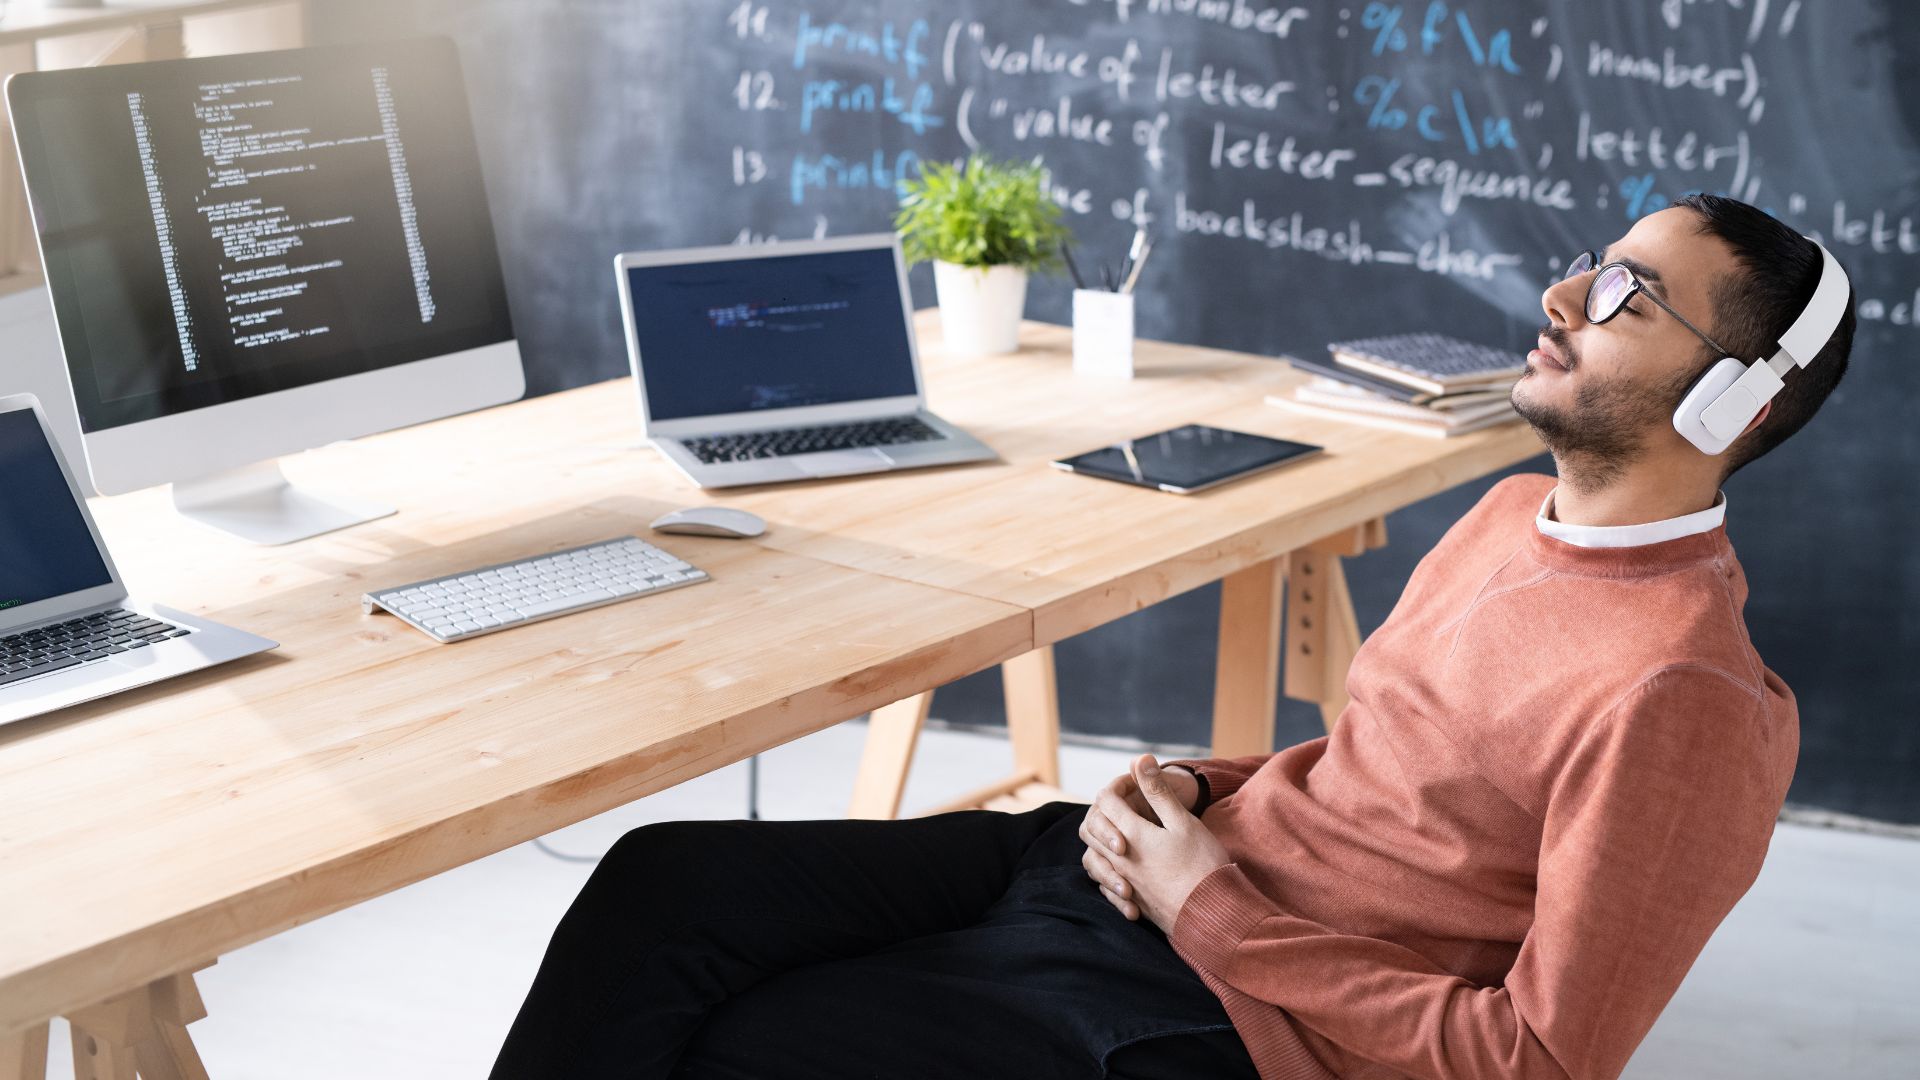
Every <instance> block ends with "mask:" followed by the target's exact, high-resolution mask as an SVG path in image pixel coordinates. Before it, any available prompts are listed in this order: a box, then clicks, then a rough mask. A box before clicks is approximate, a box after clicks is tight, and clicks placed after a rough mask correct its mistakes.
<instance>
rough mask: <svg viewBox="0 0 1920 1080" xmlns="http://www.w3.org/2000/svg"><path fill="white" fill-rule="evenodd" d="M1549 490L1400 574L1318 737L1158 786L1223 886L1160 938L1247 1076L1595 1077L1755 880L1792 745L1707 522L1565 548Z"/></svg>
mask: <svg viewBox="0 0 1920 1080" xmlns="http://www.w3.org/2000/svg"><path fill="white" fill-rule="evenodd" d="M1552 487H1553V480H1552V478H1550V477H1546V476H1520V477H1512V478H1509V479H1507V480H1505V481H1502V482H1501V483H1500V484H1498V485H1496V486H1495V487H1494V488H1493V490H1492V491H1490V492H1489V493H1488V494H1487V496H1486V497H1485V498H1484V499H1482V500H1481V501H1480V502H1479V504H1478V505H1476V506H1475V507H1474V508H1473V509H1472V510H1471V511H1470V512H1468V514H1467V515H1466V516H1465V517H1463V518H1462V519H1461V520H1460V521H1459V523H1457V524H1456V525H1455V526H1454V527H1453V528H1452V529H1451V530H1449V531H1448V533H1447V534H1446V536H1445V537H1444V538H1442V539H1441V541H1440V543H1439V544H1438V545H1437V546H1435V548H1434V549H1433V551H1432V552H1431V553H1429V554H1428V555H1427V557H1426V558H1425V559H1422V560H1421V562H1420V565H1419V566H1418V567H1417V568H1416V569H1415V570H1414V572H1413V576H1412V578H1411V579H1410V580H1409V581H1408V583H1407V587H1406V591H1405V592H1404V593H1403V594H1402V596H1401V598H1400V602H1399V603H1398V604H1397V605H1395V607H1394V609H1393V613H1392V614H1391V615H1390V616H1389V617H1388V618H1387V621H1386V622H1385V623H1384V624H1383V625H1382V626H1381V627H1380V629H1379V630H1378V631H1376V632H1375V633H1374V634H1373V635H1372V636H1371V637H1369V638H1368V639H1367V640H1366V643H1365V644H1364V645H1363V646H1362V647H1361V649H1360V652H1359V655H1358V656H1356V657H1355V658H1354V661H1353V665H1352V668H1351V671H1350V672H1349V674H1348V678H1347V689H1348V692H1349V693H1350V695H1351V697H1352V701H1351V703H1350V704H1349V705H1348V706H1347V708H1346V711H1345V712H1343V713H1342V714H1341V715H1340V719H1339V721H1338V723H1337V724H1336V725H1335V729H1334V732H1333V734H1331V735H1329V736H1327V737H1324V738H1319V739H1315V740H1313V741H1311V742H1307V743H1302V744H1300V745H1298V746H1294V747H1291V748H1289V749H1287V750H1284V751H1282V752H1280V753H1277V754H1271V755H1257V756H1254V757H1247V758H1234V759H1212V760H1206V761H1194V762H1178V763H1177V764H1185V765H1190V766H1192V767H1193V768H1194V769H1195V771H1196V772H1198V773H1199V774H1200V775H1201V776H1202V777H1204V779H1205V781H1206V789H1207V792H1208V799H1209V801H1208V802H1207V804H1206V806H1205V807H1204V808H1203V811H1202V816H1201V820H1202V821H1204V822H1205V823H1206V825H1207V827H1208V828H1209V829H1211V830H1212V831H1213V832H1214V833H1215V834H1216V835H1217V836H1219V838H1220V840H1221V841H1222V843H1224V844H1225V846H1226V848H1227V851H1228V853H1229V854H1230V855H1231V856H1232V858H1233V862H1231V863H1229V864H1228V865H1225V866H1222V867H1220V868H1219V869H1218V870H1215V871H1214V872H1213V873H1212V874H1210V875H1208V876H1207V877H1206V878H1205V879H1203V880H1202V881H1201V882H1200V884H1199V886H1198V887H1196V888H1195V889H1194V891H1193V893H1192V895H1191V896H1189V897H1188V898H1187V901H1186V904H1185V906H1183V907H1182V908H1181V910H1180V914H1179V916H1178V918H1177V919H1176V921H1175V924H1174V928H1173V933H1172V935H1171V940H1172V942H1173V945H1174V948H1175V949H1176V950H1177V951H1178V952H1179V953H1180V955H1181V956H1182V957H1183V958H1184V959H1185V960H1186V961H1187V963H1189V964H1190V965H1192V967H1193V968H1194V970H1195V971H1197V972H1198V973H1199V974H1200V976H1201V978H1202V979H1204V980H1205V981H1206V983H1207V985H1208V986H1210V987H1211V988H1212V989H1213V991H1214V992H1215V993H1216V994H1218V995H1219V996H1220V998H1221V1000H1222V1001H1223V1002H1224V1003H1225V1006H1226V1009H1227V1013H1228V1015H1230V1016H1231V1017H1232V1018H1233V1021H1234V1026H1235V1028H1236V1029H1237V1030H1238V1031H1239V1032H1240V1034H1241V1037H1242V1039H1243V1040H1244V1041H1245V1042H1246V1044H1247V1047H1248V1049H1249V1050H1250V1052H1251V1053H1252V1055H1253V1059H1254V1062H1255V1064H1256V1065H1257V1066H1258V1067H1259V1071H1260V1075H1261V1076H1262V1077H1263V1078H1264V1080H1282V1078H1284V1080H1305V1078H1313V1080H1325V1078H1327V1077H1328V1076H1329V1075H1332V1076H1338V1077H1344V1078H1347V1080H1378V1078H1389V1077H1391V1078H1400V1077H1404V1076H1414V1077H1434V1078H1441V1077H1445V1078H1449V1080H1453V1078H1459V1080H1465V1078H1469V1077H1476V1078H1477V1077H1530V1078H1533V1077H1538V1078H1554V1077H1577V1078H1581V1080H1586V1078H1589V1077H1613V1076H1617V1075H1618V1074H1619V1073H1620V1072H1621V1070H1622V1069H1623V1068H1624V1067H1625V1065H1626V1062H1627V1059H1628V1058H1629V1057H1630V1056H1631V1055H1632V1053H1633V1050H1634V1048H1635V1047H1636V1046H1637V1045H1638V1044H1639V1042H1640V1040H1641V1039H1642V1038H1643V1037H1644V1036H1645V1035H1646V1033H1647V1030H1648V1029H1649V1028H1651V1027H1652V1026H1653V1022H1654V1019H1655V1018H1656V1017H1658V1016H1659V1014H1660V1010H1661V1009H1662V1008H1664V1007H1665V1006H1666V1003H1667V1001H1668V999H1669V998H1671V997H1672V996H1673V993H1674V991H1675V990H1676V989H1677V988H1678V987H1679V985H1680V980H1681V978H1682V977H1683V976H1684V975H1685V974H1686V973H1687V969H1688V968H1689V967H1690V966H1691V965H1692V963H1693V960H1694V958H1695V957H1696V956H1697V955H1698V954H1699V952H1700V949H1701V948H1702V947H1703V946H1704V945H1705V944H1706V941H1707V938H1708V936H1709V935H1711V934H1712V933H1713V931H1714V928H1715V927H1716V926H1718V925H1719V923H1720V920H1721V919H1722V918H1724V917H1725V916H1726V914H1727V912H1728V911H1729V910H1730V909H1731V908H1732V907H1733V905H1734V902H1735V901H1736V900H1738V899H1739V898H1740V897H1741V895H1742V894H1744V893H1745V892H1746V890H1747V887H1748V886H1749V885H1751V884H1752V883H1753V880H1754V877H1755V876H1756V875H1757V874H1758V873H1759V871H1760V864H1761V861H1762V859H1763V858H1764V856H1765V855H1766V850H1767V843H1768V840H1769V839H1770V838H1771V836H1772V834H1773V823H1774V818H1775V816H1776V815H1777V814H1778V813H1779V810H1780V806H1781V804H1782V802H1783V801H1784V800H1785V798H1786V791H1787V783H1788V781H1789V779H1791V777H1792V775H1793V766H1794V759H1795V756H1796V754H1797V752H1798V749H1799V726H1798V717H1797V714H1796V712H1795V707H1794V699H1793V694H1792V692H1791V691H1789V690H1788V689H1787V687H1786V684H1784V683H1782V682H1781V681H1780V679H1779V677H1778V676H1776V675H1775V674H1774V673H1773V672H1771V671H1769V670H1767V668H1766V667H1764V666H1763V665H1762V664H1761V662H1760V658H1759V656H1758V655H1757V654H1756V653H1755V652H1754V648H1753V644H1752V642H1751V641H1750V640H1749V639H1748V637H1747V631H1746V624H1745V622H1744V620H1743V618H1742V616H1741V608H1742V606H1743V605H1744V603H1745V601H1746V596H1747V585H1746V579H1745V577H1744V576H1743V575H1742V574H1741V571H1740V565H1739V563H1738V562H1737V561H1736V560H1735V559H1734V554H1733V549H1732V548H1731V547H1730V546H1728V544H1727V538H1726V529H1725V526H1724V525H1722V526H1717V527H1715V528H1714V529H1712V530H1711V531H1708V532H1704V533H1696V534H1694V535H1691V536H1684V537H1681V538H1679V539H1675V540H1667V541H1663V542H1660V543H1654V544H1647V545H1643V546H1639V547H1624V548H1587V547H1580V546H1576V545H1573V544H1569V543H1567V542H1565V541H1562V540H1556V539H1552V538H1550V537H1547V536H1544V535H1542V534H1541V533H1540V532H1539V531H1538V530H1537V529H1536V528H1535V527H1534V515H1535V513H1536V511H1537V510H1538V509H1539V507H1540V505H1541V501H1542V499H1543V498H1544V497H1545V495H1546V493H1547V492H1548V491H1549V490H1550V489H1551V488H1552Z"/></svg>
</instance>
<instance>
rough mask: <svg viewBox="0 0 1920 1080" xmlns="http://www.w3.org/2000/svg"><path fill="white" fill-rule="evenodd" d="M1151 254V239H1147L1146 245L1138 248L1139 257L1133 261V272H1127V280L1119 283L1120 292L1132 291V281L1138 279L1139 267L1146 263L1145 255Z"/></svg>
mask: <svg viewBox="0 0 1920 1080" xmlns="http://www.w3.org/2000/svg"><path fill="white" fill-rule="evenodd" d="M1152 254H1153V241H1151V240H1149V241H1147V243H1146V246H1145V247H1142V248H1141V249H1140V257H1139V258H1138V259H1135V260H1134V261H1133V272H1132V273H1129V274H1128V275H1127V280H1126V281H1124V282H1122V283H1121V285H1120V291H1121V292H1123V293H1132V292H1133V283H1134V282H1136V281H1139V280H1140V268H1141V267H1143V266H1145V265H1147V256H1149V255H1152Z"/></svg>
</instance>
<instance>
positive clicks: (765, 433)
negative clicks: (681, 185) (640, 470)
mask: <svg viewBox="0 0 1920 1080" xmlns="http://www.w3.org/2000/svg"><path fill="white" fill-rule="evenodd" d="M614 268H615V273H616V277H617V278H618V280H619V287H620V310H621V315H622V319H623V321H624V322H625V325H626V334H627V356H628V359H629V360H630V362H631V363H632V365H633V376H634V382H635V384H636V386H637V388H638V390H639V395H640V418H641V425H642V430H643V431H644V433H645V434H646V436H647V437H648V439H650V440H651V441H652V443H653V445H654V446H655V447H657V448H658V449H659V450H660V452H661V453H662V454H663V455H665V456H666V458H667V460H668V461H671V462H672V463H673V464H674V466H675V467H676V468H678V469H679V470H680V471H681V472H683V473H685V474H686V475H687V478H688V479H690V480H692V481H693V482H694V483H695V484H698V485H699V486H701V487H703V488H709V487H732V486H737V485H742V484H765V483H774V482H778V481H783V480H805V479H810V478H814V477H823V476H847V475H852V474H856V473H873V472H886V471H890V470H894V469H912V468H920V467H922V466H927V465H949V464H954V463H957V462H965V461H985V460H991V459H993V458H994V456H995V455H994V452H993V450H992V449H990V448H989V447H988V446H986V444H984V443H982V442H980V441H979V440H978V439H975V438H974V437H973V436H971V435H968V434H967V433H966V432H964V431H962V430H960V429H959V428H957V427H955V426H953V425H952V424H949V423H947V422H946V421H945V420H942V419H940V418H939V417H938V416H935V415H934V414H933V413H931V412H929V411H928V410H927V408H926V386H925V383H924V382H923V381H922V380H921V377H920V358H919V352H918V349H917V346H916V344H915V342H914V334H913V299H912V295H911V293H910V292H909V291H908V288H907V273H906V265H905V261H904V260H903V259H902V257H901V253H900V245H899V240H898V238H896V237H895V236H893V235H892V234H891V233H882V234H874V235H866V236H847V237H837V238H834V239H830V240H813V241H798V242H791V243H780V244H762V245H755V246H753V247H742V246H739V245H727V246H722V247H706V248H692V249H687V250H681V251H658V252H629V253H627V254H624V255H621V256H619V257H618V258H616V259H615V260H614Z"/></svg>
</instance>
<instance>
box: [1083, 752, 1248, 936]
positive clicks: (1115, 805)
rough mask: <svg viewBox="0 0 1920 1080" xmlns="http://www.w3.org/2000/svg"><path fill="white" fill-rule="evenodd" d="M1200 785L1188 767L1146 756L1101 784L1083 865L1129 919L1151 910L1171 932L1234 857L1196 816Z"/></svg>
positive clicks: (1086, 829)
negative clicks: (1165, 766)
mask: <svg viewBox="0 0 1920 1080" xmlns="http://www.w3.org/2000/svg"><path fill="white" fill-rule="evenodd" d="M1175 785H1180V788H1178V789H1176V787H1175ZM1199 787H1200V786H1199V783H1198V782H1197V781H1195V780H1194V778H1193V777H1192V775H1191V774H1189V773H1187V772H1186V771H1185V770H1183V769H1181V768H1179V767H1175V768H1173V769H1169V770H1162V769H1161V768H1160V766H1159V763H1158V762H1156V761H1154V759H1153V757H1152V755H1150V754H1149V755H1142V756H1141V757H1139V758H1137V759H1135V761H1134V763H1133V769H1132V771H1131V772H1130V773H1129V774H1128V775H1126V776H1122V777H1119V778H1117V779H1115V780H1114V781H1113V782H1112V783H1110V784H1108V785H1107V786H1106V787H1104V788H1102V789H1101V790H1100V794H1098V795H1096V796H1095V797H1094V800H1093V805H1092V806H1091V807H1089V808H1088V810H1087V816H1086V818H1085V820H1083V821H1082V822H1081V824H1080V839H1081V840H1083V841H1085V842H1086V845H1087V853H1086V854H1085V855H1083V856H1081V859H1080V863H1081V865H1082V866H1084V867H1085V868H1086V871H1087V876H1088V877H1091V878H1092V879H1093V880H1094V883H1095V884H1097V885H1099V886H1100V895H1102V896H1104V897H1106V898H1107V902H1108V903H1110V904H1112V905H1113V906H1114V907H1115V908H1118V909H1119V911H1120V914H1122V915H1125V916H1126V917H1127V918H1129V919H1138V918H1139V917H1140V916H1142V915H1145V916H1146V917H1147V918H1148V919H1149V920H1150V921H1152V922H1153V924H1154V925H1155V926H1158V927H1159V928H1160V929H1161V930H1162V931H1164V932H1166V933H1169V934H1170V933H1172V932H1173V922H1174V919H1175V918H1176V917H1177V916H1178V915H1179V914H1180V908H1181V906H1182V905H1184V904H1185V903H1186V902H1187V897H1188V896H1189V895H1190V894H1192V892H1193V889H1194V886H1196V885H1198V884H1200V879H1201V878H1204V877H1206V876H1207V875H1208V874H1211V873H1213V871H1214V870H1216V869H1218V868H1219V867H1221V866H1224V865H1226V864H1227V863H1229V862H1232V861H1233V860H1232V859H1230V858H1228V857H1227V849H1226V847H1225V846H1224V845H1222V844H1221V843H1220V841H1219V840H1218V839H1216V838H1215V837H1214V835H1213V833H1211V832H1209V831H1208V830H1207V827H1206V826H1205V825H1203V824H1201V823H1200V819H1199V818H1197V817H1194V816H1193V813H1192V811H1191V807H1192V805H1193V802H1194V800H1195V799H1197V798H1198V797H1199ZM1136 800H1137V802H1136Z"/></svg>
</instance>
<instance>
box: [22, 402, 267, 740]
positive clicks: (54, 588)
mask: <svg viewBox="0 0 1920 1080" xmlns="http://www.w3.org/2000/svg"><path fill="white" fill-rule="evenodd" d="M271 648H274V642H271V641H268V640H267V639H266V638H263V637H255V636H254V635H252V634H249V633H245V632H244V631H240V630H235V629H233V628H232V627H228V626H222V625H220V624H219V623H216V622H210V621H208V620H206V619H202V618H199V617H198V616H194V615H188V614H187V613H185V612H182V611H174V610H172V609H171V608H164V607H158V606H153V605H149V604H144V603H141V602H139V601H137V600H134V599H131V598H130V597H128V596H127V590H126V587H125V586H123V585H122V584H121V583H120V571H118V570H117V569H115V568H114V565H113V558H112V556H110V555H108V554H107V548H106V545H105V544H102V543H101V542H100V530H99V528H98V527H97V526H95V525H94V523H93V515H92V514H91V513H89V512H88V510H87V503H86V500H85V499H83V498H81V496H80V490H79V488H78V487H77V486H76V485H75V484H74V482H73V470H72V469H71V468H69V467H68V466H67V461H66V458H65V457H63V456H62V455H61V453H60V450H59V448H58V447H56V446H55V445H54V442H53V437H52V435H51V433H50V432H49V431H48V428H47V418H46V416H45V415H43V414H42V413H41V411H40V402H39V400H38V399H36V398H35V397H34V396H33V395H32V394H16V395H14V396H12V397H0V724H5V723H10V722H12V721H14V720H22V719H25V718H27V717H29V716H38V715H39V714H41V713H43V712H49V711H51V710H53V709H58V708H63V707H65V706H68V705H74V704H78V703H79V702H82V701H90V700H92V699H93V698H97V697H104V696H105V695H107V694H112V693H117V692H119V691H121V690H128V689H131V688H133V687H136V686H145V685H146V684H148V683H150V682H157V681H159V680H161V679H167V678H171V677H173V676H175V675H184V674H186V673H187V672H189V671H198V670H199V669H201V668H204V667H211V666H212V665H214V664H218V663H222V662H225V661H227V660H233V659H236V658H238V657H242V656H247V655H249V654H251V653H257V652H263V651H265V650H267V649H271Z"/></svg>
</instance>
